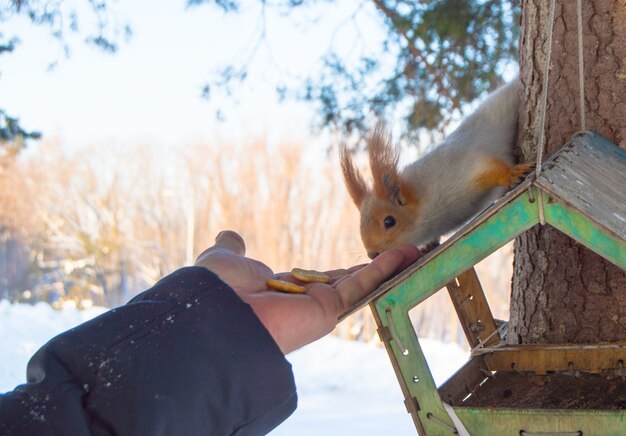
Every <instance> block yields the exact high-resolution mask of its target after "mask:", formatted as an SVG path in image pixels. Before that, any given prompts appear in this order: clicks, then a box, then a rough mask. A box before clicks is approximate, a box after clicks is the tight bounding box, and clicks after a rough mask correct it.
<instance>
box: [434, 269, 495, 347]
mask: <svg viewBox="0 0 626 436" xmlns="http://www.w3.org/2000/svg"><path fill="white" fill-rule="evenodd" d="M457 282H458V283H457ZM446 288H447V289H448V293H449V294H450V299H451V300H452V304H453V305H454V310H456V313H457V315H458V317H459V321H460V322H461V326H462V327H463V331H464V332H465V336H466V337H467V342H468V343H469V344H470V347H472V348H474V347H476V346H478V345H479V344H480V343H481V340H482V343H483V345H487V346H488V345H491V344H494V343H497V342H499V341H500V335H499V334H498V333H497V332H496V330H497V327H496V323H495V321H494V320H493V315H492V314H491V310H490V309H489V303H487V298H486V297H485V293H484V292H483V288H482V286H481V285H480V281H479V280H478V276H477V275H476V270H475V269H474V268H470V269H469V270H467V271H465V272H464V273H463V274H461V275H460V276H459V277H457V278H456V280H455V281H453V282H451V283H448V284H447V285H446Z"/></svg>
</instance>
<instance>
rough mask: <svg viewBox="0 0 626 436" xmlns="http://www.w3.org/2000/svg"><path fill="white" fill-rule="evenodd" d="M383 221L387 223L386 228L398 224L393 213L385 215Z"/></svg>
mask: <svg viewBox="0 0 626 436" xmlns="http://www.w3.org/2000/svg"><path fill="white" fill-rule="evenodd" d="M383 223H384V224H385V228H386V229H390V228H392V227H393V226H395V225H396V219H395V218H394V217H392V216H391V215H389V216H387V217H385V221H384V222H383Z"/></svg>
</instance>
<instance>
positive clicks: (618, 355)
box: [474, 342, 626, 375]
mask: <svg viewBox="0 0 626 436" xmlns="http://www.w3.org/2000/svg"><path fill="white" fill-rule="evenodd" d="M474 355H484V358H485V362H486V363H487V366H488V367H489V369H491V370H492V371H521V372H525V371H533V372H535V373H536V374H538V375H543V374H546V373H547V372H548V371H589V372H591V373H599V372H601V371H603V370H606V369H619V368H620V367H621V366H623V365H624V364H626V342H602V343H597V344H529V345H508V346H504V347H498V348H487V349H476V350H475V351H474ZM620 361H621V366H620Z"/></svg>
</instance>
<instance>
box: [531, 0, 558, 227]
mask: <svg viewBox="0 0 626 436" xmlns="http://www.w3.org/2000/svg"><path fill="white" fill-rule="evenodd" d="M555 3H556V0H551V1H550V14H549V18H548V20H549V22H548V23H549V28H548V41H547V44H548V52H547V53H546V61H545V65H544V68H543V90H542V93H541V104H540V106H539V125H538V127H537V128H538V129H539V132H538V134H537V136H538V138H539V139H538V140H537V162H536V165H535V175H536V176H537V178H539V176H540V175H541V161H542V160H543V148H544V142H545V130H546V107H547V105H548V79H549V77H550V60H551V59H552V34H553V33H554V6H555ZM537 197H538V198H537V199H538V200H539V201H538V203H539V204H538V206H539V208H538V209H539V223H540V224H541V225H544V224H545V223H546V219H545V213H544V210H543V191H542V190H541V189H538V190H537Z"/></svg>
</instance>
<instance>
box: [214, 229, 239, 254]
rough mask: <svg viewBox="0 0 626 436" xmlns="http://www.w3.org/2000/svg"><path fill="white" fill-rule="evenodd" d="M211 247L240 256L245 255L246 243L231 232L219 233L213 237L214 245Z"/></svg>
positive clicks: (235, 233)
mask: <svg viewBox="0 0 626 436" xmlns="http://www.w3.org/2000/svg"><path fill="white" fill-rule="evenodd" d="M213 247H220V248H225V249H227V250H229V251H232V252H233V253H235V254H238V255H240V256H245V255H246V243H245V242H244V240H243V238H242V237H241V236H240V235H239V233H237V232H234V231H232V230H224V231H222V232H219V233H218V234H217V236H216V237H215V245H214V246H213Z"/></svg>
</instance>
